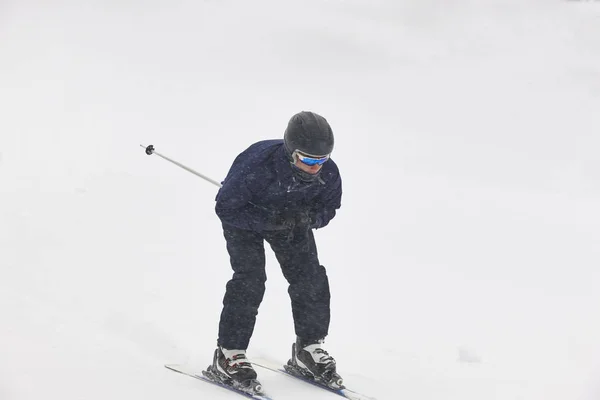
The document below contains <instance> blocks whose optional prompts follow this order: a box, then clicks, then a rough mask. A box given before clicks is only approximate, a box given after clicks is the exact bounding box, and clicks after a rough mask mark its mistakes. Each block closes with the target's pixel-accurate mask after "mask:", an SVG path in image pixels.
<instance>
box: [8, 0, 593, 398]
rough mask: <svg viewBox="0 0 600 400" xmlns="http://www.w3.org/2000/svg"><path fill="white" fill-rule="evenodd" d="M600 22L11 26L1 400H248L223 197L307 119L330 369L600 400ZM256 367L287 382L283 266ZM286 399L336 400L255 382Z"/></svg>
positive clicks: (57, 21) (183, 11)
mask: <svg viewBox="0 0 600 400" xmlns="http://www.w3.org/2000/svg"><path fill="white" fill-rule="evenodd" d="M599 106H600V2H594V1H580V2H577V1H563V2H561V1H554V2H551V1H538V0H520V1H512V0H509V1H478V2H473V1H467V0H455V1H432V0H426V1H418V2H417V1H401V0H397V1H392V0H369V1H367V0H346V1H342V0H338V1H334V0H329V1H327V0H305V1H303V2H291V1H275V0H271V1H267V0H258V1H253V2H244V1H241V0H224V1H212V0H207V1H202V2H197V1H171V2H167V1H158V0H154V1H145V2H142V1H138V0H126V1H119V2H113V1H108V0H104V1H72V0H63V1H60V2H52V4H50V2H43V1H39V0H38V1H34V0H24V1H14V0H13V1H11V0H5V1H3V2H0V110H1V111H0V316H1V317H2V318H1V319H0V321H1V322H0V399H2V400H5V399H6V400H29V399H40V398H52V399H54V398H62V399H85V400H96V399H98V400H99V399H102V400H104V399H106V398H112V399H134V398H135V399H137V398H144V399H146V400H154V399H164V398H173V399H179V400H185V399H198V398H206V399H227V398H231V395H230V394H229V393H227V392H224V391H222V390H220V389H219V388H213V387H210V386H207V385H204V384H203V383H201V382H196V381H194V380H192V379H189V378H186V377H183V376H180V375H176V374H174V373H172V372H169V371H167V370H166V369H164V368H163V367H162V365H163V364H165V363H189V364H192V365H196V366H198V367H205V366H206V365H207V364H208V362H209V361H210V358H211V355H212V351H213V350H214V345H215V341H216V333H217V332H216V330H217V322H218V316H219V313H220V306H221V304H220V303H221V298H222V295H223V290H224V285H225V282H226V281H227V279H228V278H229V276H230V269H229V266H228V257H227V254H226V251H225V247H224V240H223V239H222V236H221V231H220V225H219V222H218V220H217V218H216V216H215V215H214V211H213V206H214V195H215V193H216V190H215V189H216V188H215V187H213V186H211V185H210V184H208V183H206V182H203V181H201V180H200V179H198V178H197V177H194V176H192V175H191V174H188V173H187V172H185V171H183V170H180V169H178V168H176V167H175V166H173V165H170V164H168V163H166V162H164V161H162V160H160V159H159V158H158V157H148V156H146V155H145V154H144V153H143V151H142V149H141V148H140V147H139V144H140V143H144V144H150V143H153V144H154V145H155V146H156V148H157V150H158V151H160V152H162V153H164V154H166V155H168V156H170V157H173V158H175V159H177V160H179V161H181V162H183V163H185V164H188V165H189V166H191V167H193V168H195V169H198V170H200V171H202V172H203V173H205V174H207V175H209V176H211V177H214V178H215V179H222V177H224V175H225V173H226V172H227V169H228V167H229V165H230V163H231V161H232V160H233V158H234V157H235V156H236V155H237V154H238V153H239V151H241V150H242V149H244V148H245V147H246V146H247V145H249V144H250V143H252V142H253V141H256V140H260V139H264V138H276V137H280V136H281V135H282V134H283V129H284V127H285V124H286V123H287V120H288V119H289V117H290V116H291V115H292V114H293V113H295V112H297V111H300V110H303V109H309V110H313V111H316V112H319V113H321V114H323V115H324V116H326V117H327V118H328V120H329V121H330V122H331V124H332V126H333V128H334V130H335V132H336V135H337V136H336V146H337V147H336V151H335V154H334V158H335V159H336V162H337V163H338V164H339V165H340V168H341V171H342V174H343V178H344V199H343V208H342V210H341V211H340V212H339V216H338V217H337V218H336V220H335V221H333V222H332V224H331V225H330V226H329V227H327V229H323V230H319V231H317V233H316V235H317V240H318V245H319V254H320V257H321V261H322V263H323V264H324V265H325V266H326V267H327V269H328V273H329V276H330V281H331V285H332V295H333V299H332V308H333V320H332V326H331V333H330V336H329V337H328V342H327V345H328V348H329V349H330V351H331V353H332V354H333V355H334V356H335V357H336V359H337V360H338V364H339V369H340V372H341V373H342V375H343V376H344V377H345V379H346V382H347V383H348V384H349V385H351V386H352V387H353V388H355V389H356V390H358V391H363V392H365V393H368V394H371V395H373V396H375V397H377V398H378V399H380V400H384V399H410V400H429V399H432V400H433V399H436V400H437V399H444V400H459V399H460V400H481V399H486V400H492V399H494V400H495V399H498V400H505V399H510V400H513V399H514V400H517V399H518V400H521V399H527V400H530V399H536V400H537V399H539V400H559V399H560V400H563V399H567V398H568V399H577V400H594V399H598V398H600V365H599V363H598V360H599V359H600V345H599V343H598V340H597V338H598V337H600V316H599V315H600V313H598V306H597V305H598V304H600V293H599V292H598V290H597V288H598V284H599V282H600V272H599V269H598V265H600V250H599V248H598V243H599V240H600V229H599V228H600V208H599V207H598V204H599V200H600V183H599V182H600V173H599V172H598V171H600V161H599V158H598V151H597V150H598V148H599V145H600V133H599V132H600V117H599V114H598V109H599ZM267 269H268V274H269V281H268V282H267V293H266V296H265V300H264V303H263V305H262V307H261V310H260V314H259V320H258V324H257V327H256V331H255V335H254V337H253V340H252V342H251V347H250V349H249V354H250V355H251V356H252V355H254V356H257V357H267V358H272V359H279V360H281V361H285V360H286V359H287V357H288V353H289V351H290V348H289V347H290V345H291V342H292V340H293V338H294V337H293V329H292V320H291V313H290V307H289V301H288V298H287V292H286V285H285V282H284V280H283V278H282V277H281V273H280V272H279V270H278V266H277V264H276V262H275V259H274V257H273V256H272V254H270V253H268V267H267ZM260 374H261V380H262V382H263V384H264V385H265V387H266V388H267V389H268V390H269V392H270V393H271V394H272V395H273V396H276V397H277V398H281V399H283V398H286V399H290V400H293V399H305V398H312V399H327V398H332V395H330V394H328V393H321V392H320V391H318V390H316V389H313V388H310V387H305V386H302V385H300V384H295V383H293V382H290V381H288V380H285V379H283V377H279V376H276V375H273V374H271V373H268V372H263V371H260Z"/></svg>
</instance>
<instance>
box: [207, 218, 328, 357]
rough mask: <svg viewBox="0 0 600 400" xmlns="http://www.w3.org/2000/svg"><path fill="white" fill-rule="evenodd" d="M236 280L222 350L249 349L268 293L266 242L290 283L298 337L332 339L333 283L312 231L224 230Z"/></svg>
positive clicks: (226, 304) (226, 303)
mask: <svg viewBox="0 0 600 400" xmlns="http://www.w3.org/2000/svg"><path fill="white" fill-rule="evenodd" d="M223 233H224V235H225V240H226V242H227V251H228V252H229V256H230V260H231V267H232V268H233V271H234V273H233V277H232V278H231V280H230V281H229V282H228V283H227V288H226V292H225V297H224V298H223V311H222V313H221V320H220V322H219V339H218V344H219V345H221V346H223V347H225V348H227V349H247V348H248V343H249V342H250V337H251V336H252V332H253V331H254V324H255V322H256V315H257V314H258V307H259V306H260V303H261V302H262V299H263V295H264V293H265V281H266V280H267V275H266V273H265V248H264V243H265V241H266V242H267V243H269V245H270V246H271V249H273V251H274V252H275V256H276V258H277V261H279V264H280V266H281V270H282V272H283V275H284V277H285V278H286V279H287V281H288V283H289V288H288V293H289V295H290V299H291V302H292V314H293V317H294V327H295V331H296V335H297V336H298V337H300V338H302V339H306V340H313V339H321V338H324V337H325V336H327V333H328V330H329V320H330V308H329V301H330V293H329V281H328V279H327V273H326V271H325V267H323V266H322V265H320V264H319V260H318V256H317V248H316V245H315V239H314V235H313V232H312V230H310V229H309V230H304V231H301V232H294V235H293V237H290V236H291V235H289V232H288V231H269V232H260V233H258V232H253V231H248V230H242V229H238V228H235V227H233V226H231V225H226V224H223Z"/></svg>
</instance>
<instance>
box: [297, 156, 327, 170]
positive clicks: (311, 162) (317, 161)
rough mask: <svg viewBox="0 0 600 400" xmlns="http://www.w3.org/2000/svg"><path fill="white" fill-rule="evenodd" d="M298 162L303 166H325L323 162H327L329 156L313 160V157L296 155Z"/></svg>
mask: <svg viewBox="0 0 600 400" xmlns="http://www.w3.org/2000/svg"><path fill="white" fill-rule="evenodd" d="M298 160H300V162H302V163H303V164H306V165H308V166H311V167H312V166H313V165H323V164H325V162H326V161H327V160H329V156H325V157H319V158H315V157H310V156H305V155H302V154H300V153H298Z"/></svg>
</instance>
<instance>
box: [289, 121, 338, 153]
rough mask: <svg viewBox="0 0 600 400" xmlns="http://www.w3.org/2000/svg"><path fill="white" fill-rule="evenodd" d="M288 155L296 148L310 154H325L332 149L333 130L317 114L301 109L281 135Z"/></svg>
mask: <svg viewBox="0 0 600 400" xmlns="http://www.w3.org/2000/svg"><path fill="white" fill-rule="evenodd" d="M283 141H284V143H285V148H286V150H287V153H288V155H291V154H293V153H294V151H296V150H298V151H300V152H302V153H304V154H308V155H311V156H326V155H329V154H331V152H332V151H333V131H332V130H331V126H329V123H328V122H327V120H326V119H325V118H323V117H321V116H320V115H319V114H315V113H313V112H310V111H302V112H299V113H298V114H296V115H294V116H293V117H292V118H291V119H290V122H288V126H287V129H286V130H285V134H284V135H283Z"/></svg>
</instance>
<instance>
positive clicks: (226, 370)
mask: <svg viewBox="0 0 600 400" xmlns="http://www.w3.org/2000/svg"><path fill="white" fill-rule="evenodd" d="M202 374H203V375H204V376H205V377H207V378H208V379H211V380H213V381H215V382H219V383H222V384H224V385H228V386H232V387H234V388H235V389H239V390H242V391H244V392H246V393H248V394H251V395H253V394H261V393H262V385H261V384H260V382H259V381H258V380H257V379H256V371H255V370H254V368H252V364H250V362H248V359H247V358H246V351H245V350H228V349H224V348H222V347H221V346H218V347H217V349H216V350H215V354H214V356H213V363H212V364H211V365H209V366H208V368H207V369H206V371H202Z"/></svg>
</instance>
